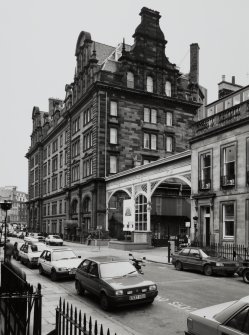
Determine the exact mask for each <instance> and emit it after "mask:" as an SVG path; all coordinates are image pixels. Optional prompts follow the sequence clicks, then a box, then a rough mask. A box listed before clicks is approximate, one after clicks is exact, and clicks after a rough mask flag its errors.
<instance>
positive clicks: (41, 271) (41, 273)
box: [39, 265, 44, 275]
mask: <svg viewBox="0 0 249 335" xmlns="http://www.w3.org/2000/svg"><path fill="white" fill-rule="evenodd" d="M39 273H40V275H43V273H44V272H43V268H42V266H41V265H39Z"/></svg>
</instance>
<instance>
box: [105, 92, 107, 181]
mask: <svg viewBox="0 0 249 335" xmlns="http://www.w3.org/2000/svg"><path fill="white" fill-rule="evenodd" d="M106 159H107V92H105V178H106V175H107V161H106Z"/></svg>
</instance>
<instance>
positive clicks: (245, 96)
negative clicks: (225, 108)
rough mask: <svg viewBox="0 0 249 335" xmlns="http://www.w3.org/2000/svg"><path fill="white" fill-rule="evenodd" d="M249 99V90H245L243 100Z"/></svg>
mask: <svg viewBox="0 0 249 335" xmlns="http://www.w3.org/2000/svg"><path fill="white" fill-rule="evenodd" d="M248 99H249V90H247V91H245V92H243V101H246V100H248Z"/></svg>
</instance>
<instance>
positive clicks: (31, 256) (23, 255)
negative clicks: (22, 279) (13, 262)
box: [19, 243, 45, 268]
mask: <svg viewBox="0 0 249 335" xmlns="http://www.w3.org/2000/svg"><path fill="white" fill-rule="evenodd" d="M44 247H45V245H44V243H35V244H28V243H24V244H23V245H22V246H21V248H20V251H19V260H20V261H21V263H23V264H26V265H27V266H28V267H29V268H32V267H35V266H38V258H39V257H40V255H41V253H42V251H43V250H44Z"/></svg>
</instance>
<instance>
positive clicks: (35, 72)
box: [0, 0, 249, 192]
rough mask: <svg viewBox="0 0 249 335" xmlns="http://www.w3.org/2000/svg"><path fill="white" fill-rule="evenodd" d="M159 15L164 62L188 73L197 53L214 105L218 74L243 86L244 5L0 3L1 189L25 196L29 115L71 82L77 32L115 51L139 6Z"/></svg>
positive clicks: (197, 1) (131, 0)
mask: <svg viewBox="0 0 249 335" xmlns="http://www.w3.org/2000/svg"><path fill="white" fill-rule="evenodd" d="M144 6H145V7H148V8H151V9H153V10H157V11H159V12H160V15H161V19H160V27H161V29H162V31H163V33H164V35H165V39H166V40H167V41H168V43H167V45H166V56H167V57H168V58H169V61H170V62H171V63H175V64H176V65H177V66H179V67H180V71H181V72H182V73H187V72H189V65H190V60H189V56H190V53H189V46H190V44H191V43H198V44H199V47H200V54H199V62H200V69H199V70H200V77H199V78H200V80H199V81H200V84H201V85H202V86H204V87H206V88H207V89H208V102H209V103H210V102H212V101H214V100H216V99H217V97H218V96H217V92H218V89H217V84H218V83H219V82H220V81H221V77H222V75H226V80H227V81H231V77H232V76H235V78H236V83H237V84H240V85H243V86H245V85H248V84H249V61H248V60H249V43H248V36H249V34H248V33H249V31H248V30H249V28H248V13H249V1H248V0H125V1H124V0H92V1H86V0H72V1H68V0H22V1H20V0H8V1H6V0H0V50H1V52H0V92H1V109H0V113H1V118H0V159H1V164H0V186H10V185H13V186H17V188H18V190H19V191H23V192H28V160H27V158H25V155H26V153H27V151H28V149H29V146H30V135H31V132H32V118H31V117H32V110H33V107H34V106H38V107H39V108H40V110H42V111H48V98H49V97H54V98H61V99H64V98H65V85H66V84H67V83H71V82H72V81H73V76H74V68H75V64H76V60H75V47H76V42H77V38H78V36H79V34H80V32H81V31H87V32H89V33H90V34H91V37H92V40H95V41H98V42H101V43H104V44H107V45H111V46H114V47H115V46H117V45H118V43H120V42H122V40H123V38H125V42H126V43H127V44H131V45H132V44H133V38H132V35H133V33H134V31H135V29H136V27H137V26H138V24H139V23H140V21H141V18H140V16H139V13H140V10H141V8H142V7H144Z"/></svg>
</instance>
